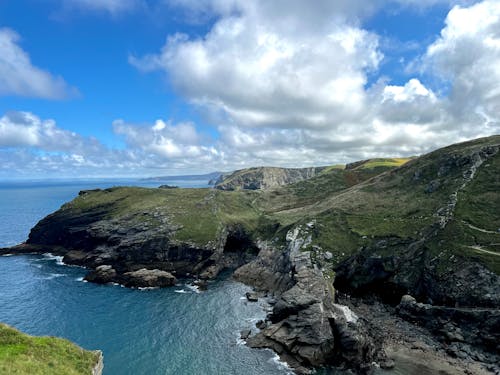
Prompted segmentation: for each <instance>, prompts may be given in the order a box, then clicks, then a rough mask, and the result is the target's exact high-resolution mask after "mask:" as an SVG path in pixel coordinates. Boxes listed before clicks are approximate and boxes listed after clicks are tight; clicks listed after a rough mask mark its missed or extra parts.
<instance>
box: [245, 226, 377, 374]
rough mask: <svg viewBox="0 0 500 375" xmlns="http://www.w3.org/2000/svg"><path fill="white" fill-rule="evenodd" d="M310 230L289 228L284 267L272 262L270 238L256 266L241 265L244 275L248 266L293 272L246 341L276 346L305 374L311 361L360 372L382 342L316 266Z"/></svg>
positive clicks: (257, 270)
mask: <svg viewBox="0 0 500 375" xmlns="http://www.w3.org/2000/svg"><path fill="white" fill-rule="evenodd" d="M310 230H312V227H308V226H305V227H304V228H300V227H299V228H294V229H292V230H290V231H289V232H288V234H287V240H288V245H287V250H286V251H285V252H283V253H281V257H282V260H281V262H280V263H278V264H281V266H282V268H281V270H279V269H277V268H276V264H277V263H270V262H268V260H269V253H268V252H267V251H266V249H267V247H266V245H265V244H263V247H262V248H263V250H264V251H262V250H261V253H262V255H263V259H259V258H260V253H259V258H257V259H256V260H255V261H253V262H252V263H253V264H252V265H251V266H249V265H247V266H244V267H242V268H243V270H237V272H236V274H237V275H239V277H248V275H247V272H248V271H249V270H252V273H253V272H255V274H257V275H259V274H272V275H274V277H273V279H275V280H282V279H281V278H280V277H279V276H277V274H278V273H284V274H286V275H289V279H288V281H287V283H286V284H282V285H287V286H288V289H286V290H284V291H282V292H280V293H278V298H277V302H276V303H275V304H274V306H273V309H272V311H271V313H270V314H269V316H268V320H269V321H270V324H269V325H267V326H265V327H264V326H263V327H262V330H261V331H260V332H258V333H257V334H255V335H254V336H252V337H249V338H248V340H247V343H248V345H249V346H251V347H254V348H271V349H273V350H274V351H275V352H277V353H278V354H279V355H280V357H281V358H282V359H283V360H285V361H287V363H289V364H290V365H291V366H292V367H293V368H294V369H295V371H296V372H297V373H301V374H302V373H304V374H305V373H309V372H310V370H309V369H310V368H311V367H316V366H330V365H343V366H345V367H348V368H355V369H356V371H358V372H360V373H363V372H366V371H369V368H370V366H371V365H370V364H371V363H372V362H373V361H374V360H376V359H378V358H379V357H383V355H382V352H383V351H382V349H381V345H380V343H378V342H376V340H374V338H373V337H371V336H370V332H369V330H368V329H367V326H366V324H365V322H364V321H361V320H359V319H358V317H356V316H355V314H353V313H352V312H351V311H350V310H349V309H348V308H347V307H346V306H340V305H336V304H334V302H333V298H334V291H333V288H332V286H331V285H330V284H329V282H328V281H327V280H326V279H325V278H324V277H323V275H322V273H321V271H320V270H319V269H317V268H315V267H314V266H313V264H312V262H311V257H310V252H308V251H304V247H306V246H307V245H308V243H309V242H308V240H307V238H308V237H309V231H310ZM275 253H276V252H275ZM274 256H276V254H274ZM271 267H272V271H271V270H270V268H271ZM246 280H251V281H253V280H254V279H253V278H247V279H246ZM256 284H257V285H255V286H256V287H257V288H259V287H262V286H269V285H268V284H262V283H260V282H259V280H256ZM277 285H279V284H277ZM271 286H272V285H271ZM267 290H273V291H275V292H276V290H274V289H267Z"/></svg>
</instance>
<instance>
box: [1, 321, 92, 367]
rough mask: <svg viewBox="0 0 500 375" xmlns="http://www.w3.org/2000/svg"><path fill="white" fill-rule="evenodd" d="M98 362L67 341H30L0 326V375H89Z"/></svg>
mask: <svg viewBox="0 0 500 375" xmlns="http://www.w3.org/2000/svg"><path fill="white" fill-rule="evenodd" d="M98 358H99V354H98V353H97V352H90V351H87V350H83V349H82V348H80V347H78V346H76V345H75V344H73V343H71V342H70V341H68V340H64V339H60V338H55V337H33V336H28V335H26V334H23V333H21V332H19V331H17V330H15V329H14V328H11V327H9V326H7V325H4V324H1V323H0V373H1V374H30V375H31V374H32V375H54V374H65V375H77V374H85V375H89V374H90V373H91V371H92V368H93V367H94V366H95V364H96V363H97V361H98Z"/></svg>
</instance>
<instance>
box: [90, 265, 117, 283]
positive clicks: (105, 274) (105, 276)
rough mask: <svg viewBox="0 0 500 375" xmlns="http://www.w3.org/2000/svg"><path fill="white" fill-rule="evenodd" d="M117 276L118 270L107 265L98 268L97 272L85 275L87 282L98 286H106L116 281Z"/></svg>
mask: <svg viewBox="0 0 500 375" xmlns="http://www.w3.org/2000/svg"><path fill="white" fill-rule="evenodd" d="M116 276H117V273H116V270H115V269H114V268H113V267H112V266H110V265H107V264H106V265H102V266H98V267H97V268H96V269H95V270H93V271H91V272H89V273H88V274H87V275H85V280H87V281H90V282H93V283H98V284H106V283H110V282H114V281H116Z"/></svg>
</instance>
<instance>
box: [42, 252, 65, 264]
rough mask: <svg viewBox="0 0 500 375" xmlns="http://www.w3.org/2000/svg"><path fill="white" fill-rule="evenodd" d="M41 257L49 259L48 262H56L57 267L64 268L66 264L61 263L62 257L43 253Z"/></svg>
mask: <svg viewBox="0 0 500 375" xmlns="http://www.w3.org/2000/svg"><path fill="white" fill-rule="evenodd" d="M43 256H44V257H45V258H46V259H49V260H52V259H53V260H55V261H56V264H57V265H59V266H65V265H66V264H64V262H63V257H62V256H60V255H54V254H52V253H44V254H43Z"/></svg>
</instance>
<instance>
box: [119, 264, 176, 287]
mask: <svg viewBox="0 0 500 375" xmlns="http://www.w3.org/2000/svg"><path fill="white" fill-rule="evenodd" d="M176 281H177V280H176V278H175V276H174V275H172V274H171V273H170V272H166V271H161V270H158V269H153V270H149V269H146V268H141V269H140V270H137V271H132V272H126V273H125V274H123V284H124V285H125V286H127V287H136V288H145V287H165V286H172V285H175V283H176Z"/></svg>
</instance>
